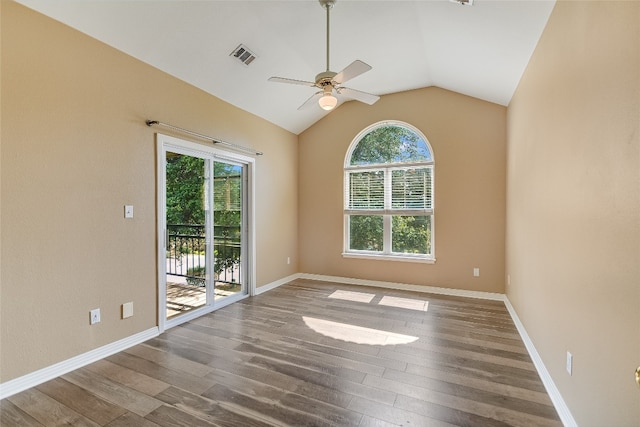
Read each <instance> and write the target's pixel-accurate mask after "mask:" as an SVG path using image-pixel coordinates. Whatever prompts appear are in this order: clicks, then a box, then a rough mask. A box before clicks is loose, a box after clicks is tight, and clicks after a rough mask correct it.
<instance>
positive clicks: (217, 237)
mask: <svg viewBox="0 0 640 427" xmlns="http://www.w3.org/2000/svg"><path fill="white" fill-rule="evenodd" d="M205 251H206V244H205V227H204V225H199V224H198V225H189V224H168V225H167V274H170V275H173V276H179V277H185V278H186V280H187V283H188V284H191V285H196V286H204V284H205V277H206V268H205V265H206V257H205ZM213 251H214V265H213V272H214V279H215V281H216V282H223V283H242V282H241V277H240V272H241V269H240V227H239V226H218V225H215V226H214V236H213Z"/></svg>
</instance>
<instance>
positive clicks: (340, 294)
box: [329, 290, 376, 303]
mask: <svg viewBox="0 0 640 427" xmlns="http://www.w3.org/2000/svg"><path fill="white" fill-rule="evenodd" d="M375 296H376V294H367V293H364V292H351V291H341V290H337V291H335V292H333V293H332V294H331V295H329V298H336V299H342V300H346V301H354V302H365V303H370V302H371V300H372V299H373V297H375Z"/></svg>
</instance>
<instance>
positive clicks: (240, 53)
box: [229, 44, 256, 65]
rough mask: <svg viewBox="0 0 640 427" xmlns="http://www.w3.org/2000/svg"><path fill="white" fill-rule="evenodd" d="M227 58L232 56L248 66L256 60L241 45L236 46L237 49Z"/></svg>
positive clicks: (253, 55)
mask: <svg viewBox="0 0 640 427" xmlns="http://www.w3.org/2000/svg"><path fill="white" fill-rule="evenodd" d="M229 56H233V57H234V58H236V59H238V61H240V62H242V63H243V64H244V65H249V64H251V63H252V62H253V60H254V59H256V55H255V54H254V53H253V52H251V51H250V50H249V48H248V47H246V46H245V45H243V44H240V45H238V47H237V48H235V49H234V50H233V52H231V53H230V54H229Z"/></svg>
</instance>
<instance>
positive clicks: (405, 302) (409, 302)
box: [378, 295, 429, 311]
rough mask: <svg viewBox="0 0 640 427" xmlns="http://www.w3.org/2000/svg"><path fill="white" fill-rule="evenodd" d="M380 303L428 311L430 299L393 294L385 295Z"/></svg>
mask: <svg viewBox="0 0 640 427" xmlns="http://www.w3.org/2000/svg"><path fill="white" fill-rule="evenodd" d="M378 304H380V305H386V306H389V307H397V308H406V309H408V310H417V311H427V309H428V308H429V301H423V300H419V299H413V298H398V297H391V296H388V295H387V296H384V297H382V299H381V300H380V302H379V303H378Z"/></svg>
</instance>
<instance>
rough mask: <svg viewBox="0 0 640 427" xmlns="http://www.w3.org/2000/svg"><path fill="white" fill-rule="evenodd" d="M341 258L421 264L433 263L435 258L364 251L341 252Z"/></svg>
mask: <svg viewBox="0 0 640 427" xmlns="http://www.w3.org/2000/svg"><path fill="white" fill-rule="evenodd" d="M342 257H343V258H357V259H370V260H376V261H402V262H418V263H422V264H435V263H436V259H435V258H427V257H418V256H408V255H388V254H374V253H364V252H343V253H342Z"/></svg>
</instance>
